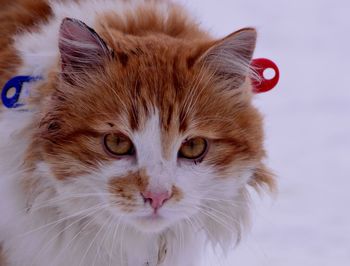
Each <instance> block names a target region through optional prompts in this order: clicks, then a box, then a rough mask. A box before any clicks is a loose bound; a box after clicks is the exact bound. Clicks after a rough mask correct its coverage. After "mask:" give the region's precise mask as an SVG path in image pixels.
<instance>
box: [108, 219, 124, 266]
mask: <svg viewBox="0 0 350 266" xmlns="http://www.w3.org/2000/svg"><path fill="white" fill-rule="evenodd" d="M121 219H122V216H121V217H119V220H118V223H117V224H116V226H115V228H114V230H113V237H112V247H111V251H110V257H109V264H108V266H112V260H113V258H114V253H115V252H114V246H115V242H116V241H117V233H118V229H119V225H120V223H121Z"/></svg>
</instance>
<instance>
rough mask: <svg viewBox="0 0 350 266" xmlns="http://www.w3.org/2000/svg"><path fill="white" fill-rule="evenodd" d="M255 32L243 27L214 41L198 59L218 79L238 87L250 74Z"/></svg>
mask: <svg viewBox="0 0 350 266" xmlns="http://www.w3.org/2000/svg"><path fill="white" fill-rule="evenodd" d="M256 38H257V33H256V30H255V29H253V28H244V29H241V30H239V31H236V32H234V33H231V34H230V35H228V36H226V37H225V38H223V39H221V40H219V41H216V42H214V43H212V44H211V45H210V47H209V48H207V49H206V51H205V52H204V54H203V55H202V56H201V58H200V59H199V61H201V62H202V63H204V64H205V65H207V66H208V67H210V68H211V69H212V70H213V71H214V72H215V74H216V75H217V76H219V78H220V79H224V80H227V81H229V82H230V84H231V85H232V87H236V88H237V87H239V86H241V85H242V83H243V82H244V81H245V79H246V77H247V76H249V75H250V74H252V71H251V67H250V63H251V60H252V56H253V53H254V49H255V44H256Z"/></svg>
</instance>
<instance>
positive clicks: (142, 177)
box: [40, 20, 266, 232]
mask: <svg viewBox="0 0 350 266" xmlns="http://www.w3.org/2000/svg"><path fill="white" fill-rule="evenodd" d="M125 38H126V39H124V43H123V44H122V45H121V44H120V42H118V41H115V42H113V41H110V40H109V41H108V46H109V47H111V48H112V49H113V52H111V50H112V49H111V48H108V47H107V46H106V45H105V43H104V42H103V41H102V39H100V37H99V36H97V34H96V33H94V32H92V31H91V30H90V29H88V28H87V27H86V26H85V25H83V24H81V23H80V22H77V21H72V20H65V22H64V23H63V24H62V26H61V40H60V41H61V42H60V51H61V55H62V65H63V66H62V68H63V74H62V75H61V77H60V78H59V79H58V80H57V83H56V86H57V91H56V92H55V93H54V95H53V96H52V97H51V98H52V99H51V100H50V102H49V104H48V106H46V108H45V111H44V114H43V117H44V118H43V119H42V125H41V134H40V138H42V142H41V143H42V145H43V153H44V156H43V157H44V162H45V163H44V164H45V165H46V167H47V168H49V169H50V173H52V175H53V176H54V179H55V184H56V186H57V188H56V189H57V191H58V194H59V195H60V196H62V197H71V199H72V200H71V201H69V203H67V202H65V204H66V205H65V206H62V208H65V209H67V210H69V211H73V212H77V211H81V210H89V212H87V213H86V215H87V216H88V215H90V216H96V217H99V218H98V219H97V221H98V222H100V223H105V222H104V221H106V220H112V221H115V223H120V222H121V223H128V224H132V225H134V226H135V227H136V228H137V229H139V230H141V231H145V232H158V231H161V230H164V229H165V228H167V227H169V226H170V225H172V224H175V223H176V222H179V221H187V222H189V223H192V222H198V221H196V215H199V214H201V215H202V216H203V215H204V216H207V217H209V218H211V219H213V220H214V221H215V220H217V222H219V223H220V217H223V219H224V216H222V214H221V213H217V212H219V211H215V210H212V209H211V208H213V207H211V206H215V205H217V204H220V205H223V206H224V205H228V206H231V205H234V204H240V203H241V202H240V198H239V195H240V193H241V192H242V189H243V188H244V187H245V186H246V185H247V184H248V183H249V182H252V183H254V182H255V181H254V178H255V177H256V173H257V172H258V171H260V170H261V159H262V158H263V156H264V151H263V148H262V141H263V136H262V125H261V118H260V115H259V114H258V112H257V111H256V110H255V108H254V107H252V105H251V103H250V92H249V90H250V88H249V84H248V83H249V82H246V80H245V79H246V76H244V75H248V74H249V73H248V72H247V69H238V68H239V67H241V68H243V67H244V64H243V63H244V62H242V61H244V60H246V63H247V64H248V63H249V60H250V57H251V54H252V52H253V47H254V43H255V32H254V31H253V30H251V29H247V30H245V31H241V32H238V33H236V34H233V35H231V36H229V37H228V38H226V39H224V40H223V41H220V42H216V43H214V42H211V43H200V42H198V43H196V42H186V41H182V40H175V39H173V38H170V37H166V36H160V37H157V38H155V37H143V38H141V37H132V36H129V37H125ZM79 42H81V43H84V45H82V44H81V43H79ZM242 44H244V45H245V46H244V47H243V48H242V47H240V45H241V46H242ZM230 49H231V53H232V54H234V53H236V54H234V56H235V57H236V60H237V62H236V65H235V62H231V64H232V65H231V67H232V69H228V67H229V66H226V65H225V66H226V67H227V69H226V68H224V67H223V65H224V64H229V63H230V60H235V58H234V57H232V58H226V59H227V62H224V61H225V58H222V57H220V55H219V53H222V54H223V56H230V54H225V53H229V51H230ZM238 53H241V55H239V54H238ZM77 58H78V59H77ZM215 60H218V61H217V62H216V61H215ZM238 61H239V62H238ZM235 68H237V69H235ZM265 182H266V180H265ZM97 214H99V216H98V215H97ZM100 214H101V215H100ZM223 215H234V214H232V213H226V214H225V213H224V214H223Z"/></svg>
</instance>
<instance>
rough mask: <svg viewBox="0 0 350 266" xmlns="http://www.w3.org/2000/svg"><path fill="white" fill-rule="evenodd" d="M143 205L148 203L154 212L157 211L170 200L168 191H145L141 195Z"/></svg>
mask: <svg viewBox="0 0 350 266" xmlns="http://www.w3.org/2000/svg"><path fill="white" fill-rule="evenodd" d="M141 195H142V197H143V200H144V201H145V203H147V202H149V203H150V204H151V206H152V208H153V209H154V210H158V209H159V208H160V207H162V206H163V204H164V203H165V202H166V201H167V200H168V199H170V197H171V194H170V193H169V192H168V191H162V192H153V191H146V192H142V193H141Z"/></svg>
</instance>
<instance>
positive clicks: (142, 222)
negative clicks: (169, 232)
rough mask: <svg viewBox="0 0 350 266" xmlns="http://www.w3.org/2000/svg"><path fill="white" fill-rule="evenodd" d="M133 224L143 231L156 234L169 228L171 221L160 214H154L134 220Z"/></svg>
mask: <svg viewBox="0 0 350 266" xmlns="http://www.w3.org/2000/svg"><path fill="white" fill-rule="evenodd" d="M133 223H134V226H136V227H137V228H138V229H139V230H141V231H145V232H149V233H156V232H159V231H162V230H164V229H165V228H166V227H168V226H169V224H170V221H169V219H167V218H166V217H164V216H163V215H161V214H159V213H158V212H153V213H152V214H148V215H143V216H138V217H135V218H133Z"/></svg>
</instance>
